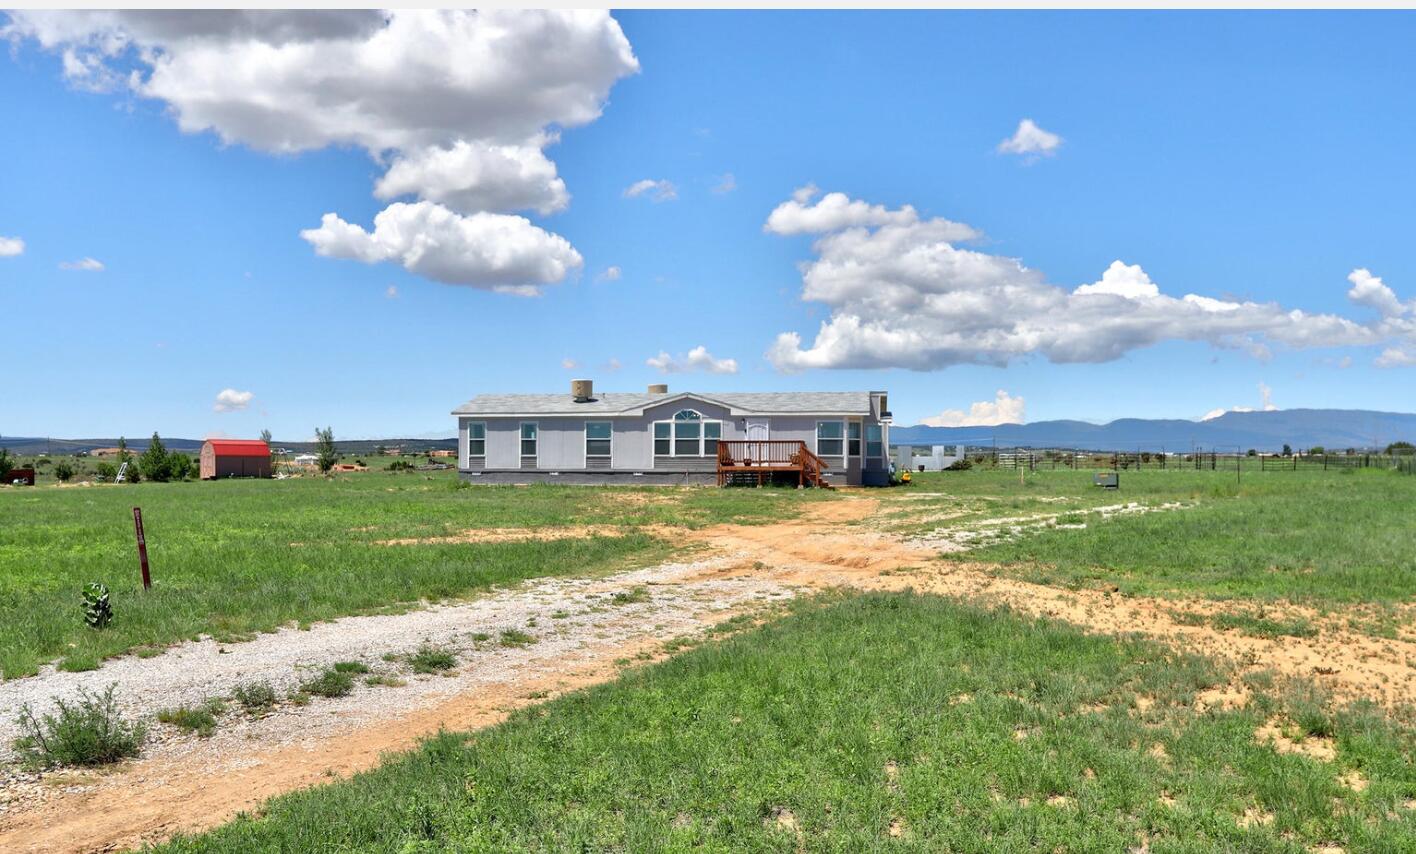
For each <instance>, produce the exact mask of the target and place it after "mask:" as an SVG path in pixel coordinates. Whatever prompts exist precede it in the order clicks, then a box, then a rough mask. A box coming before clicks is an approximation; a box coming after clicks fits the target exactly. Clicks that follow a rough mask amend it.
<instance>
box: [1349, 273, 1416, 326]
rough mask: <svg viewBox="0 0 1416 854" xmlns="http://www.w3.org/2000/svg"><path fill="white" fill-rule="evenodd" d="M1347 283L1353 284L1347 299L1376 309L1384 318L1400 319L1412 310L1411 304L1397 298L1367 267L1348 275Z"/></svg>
mask: <svg viewBox="0 0 1416 854" xmlns="http://www.w3.org/2000/svg"><path fill="white" fill-rule="evenodd" d="M1347 281H1349V282H1351V283H1352V288H1351V289H1350V290H1349V291H1348V292H1347V298H1348V299H1350V300H1352V301H1353V302H1355V303H1357V304H1358V305H1365V306H1367V307H1369V308H1374V309H1376V310H1377V312H1378V313H1380V314H1381V316H1382V317H1399V316H1400V315H1403V314H1406V313H1407V312H1409V311H1411V310H1412V309H1411V306H1410V305H1409V304H1404V303H1402V301H1401V300H1399V299H1397V298H1396V293H1395V292H1393V291H1392V289H1391V288H1389V287H1387V286H1386V284H1385V283H1383V282H1382V280H1381V277H1379V276H1373V275H1372V272H1371V271H1370V270H1368V269H1367V268H1365V267H1358V268H1357V269H1355V270H1353V271H1352V272H1351V273H1348V274H1347Z"/></svg>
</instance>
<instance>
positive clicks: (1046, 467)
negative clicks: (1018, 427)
mask: <svg viewBox="0 0 1416 854" xmlns="http://www.w3.org/2000/svg"><path fill="white" fill-rule="evenodd" d="M966 458H967V459H968V460H969V463H970V465H977V466H984V467H988V468H998V469H1009V470H1017V469H1026V470H1028V471H1059V470H1066V469H1075V470H1096V471H1100V470H1115V471H1142V470H1157V471H1167V470H1169V471H1227V472H1235V471H1242V472H1248V471H1255V472H1260V471H1263V472H1268V471H1273V472H1284V471H1318V470H1321V471H1343V470H1350V469H1388V470H1392V471H1398V472H1401V473H1403V474H1416V455H1412V454H1409V453H1407V454H1388V453H1360V452H1353V453H1342V454H1327V453H1321V454H1306V453H1298V454H1286V455H1285V454H1261V453H1253V454H1250V453H1247V452H1241V451H1235V450H1229V451H1224V450H1215V449H1211V450H1202V449H1199V448H1195V449H1191V450H1189V451H1184V452H1174V451H1169V452H1168V451H1096V450H1078V449H1061V448H1050V449H1034V448H1009V449H970V450H968V451H967V452H966Z"/></svg>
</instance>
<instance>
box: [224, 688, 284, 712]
mask: <svg viewBox="0 0 1416 854" xmlns="http://www.w3.org/2000/svg"><path fill="white" fill-rule="evenodd" d="M231 696H232V697H234V698H235V700H236V702H237V703H240V704H241V708H243V709H245V710H246V711H248V712H258V711H261V710H263V709H268V708H270V707H271V706H274V705H275V689H274V688H272V687H271V685H270V683H269V682H264V681H262V682H242V683H241V684H240V685H237V686H236V688H235V690H233V691H232V692H231Z"/></svg>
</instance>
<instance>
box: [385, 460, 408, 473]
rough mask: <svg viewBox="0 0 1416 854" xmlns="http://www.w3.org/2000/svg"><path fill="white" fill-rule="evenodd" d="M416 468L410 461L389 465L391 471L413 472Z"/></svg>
mask: <svg viewBox="0 0 1416 854" xmlns="http://www.w3.org/2000/svg"><path fill="white" fill-rule="evenodd" d="M414 468H415V466H414V465H413V464H412V463H411V462H409V461H408V460H394V461H393V462H391V463H389V464H388V470H389V471H413V469H414Z"/></svg>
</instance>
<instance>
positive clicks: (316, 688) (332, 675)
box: [300, 667, 354, 697]
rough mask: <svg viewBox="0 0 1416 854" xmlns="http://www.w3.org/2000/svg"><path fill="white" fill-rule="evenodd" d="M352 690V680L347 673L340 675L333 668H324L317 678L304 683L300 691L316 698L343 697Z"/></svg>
mask: <svg viewBox="0 0 1416 854" xmlns="http://www.w3.org/2000/svg"><path fill="white" fill-rule="evenodd" d="M353 690H354V678H353V677H351V676H350V675H349V674H348V673H340V672H339V671H338V670H335V669H334V668H333V667H330V668H326V669H325V670H324V671H323V672H322V673H320V675H319V676H316V677H315V678H314V679H311V680H310V681H308V682H305V683H304V684H302V685H301V686H300V691H301V692H302V693H305V694H314V695H316V696H318V697H344V696H347V695H348V694H349V692H351V691H353Z"/></svg>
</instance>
